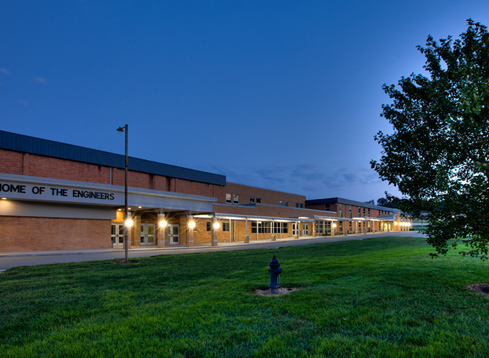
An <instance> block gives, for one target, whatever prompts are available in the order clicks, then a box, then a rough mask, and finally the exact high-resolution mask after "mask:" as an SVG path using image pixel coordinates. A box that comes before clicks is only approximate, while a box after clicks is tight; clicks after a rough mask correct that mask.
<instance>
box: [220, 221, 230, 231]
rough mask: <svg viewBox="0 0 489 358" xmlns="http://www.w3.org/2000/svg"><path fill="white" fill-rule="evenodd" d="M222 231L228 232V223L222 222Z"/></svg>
mask: <svg viewBox="0 0 489 358" xmlns="http://www.w3.org/2000/svg"><path fill="white" fill-rule="evenodd" d="M222 231H224V232H229V223H222Z"/></svg>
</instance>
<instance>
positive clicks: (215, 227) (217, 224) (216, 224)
mask: <svg viewBox="0 0 489 358" xmlns="http://www.w3.org/2000/svg"><path fill="white" fill-rule="evenodd" d="M212 227H213V228H214V229H216V230H217V229H219V223H218V222H217V221H216V222H215V223H214V224H212Z"/></svg>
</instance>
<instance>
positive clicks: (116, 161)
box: [0, 131, 226, 185]
mask: <svg viewBox="0 0 489 358" xmlns="http://www.w3.org/2000/svg"><path fill="white" fill-rule="evenodd" d="M0 148H1V149H6V150H12V151H16V152H22V153H30V154H37V155H42V156H46V157H53V158H59V159H67V160H73V161H76V162H83V163H90V164H96V165H103V166H107V167H113V168H119V169H124V163H125V158H124V155H120V154H114V153H109V152H104V151H101V150H95V149H90V148H85V147H80V146H76V145H71V144H65V143H61V142H55V141H51V140H46V139H41V138H35V137H30V136H25V135H22V134H16V133H10V132H5V131H0ZM129 170H132V171H137V172H142V173H149V174H155V175H162V176H166V177H170V178H178V179H185V180H190V181H197V182H201V183H207V184H216V185H226V176H224V175H219V174H213V173H207V172H202V171H199V170H193V169H187V168H182V167H177V166H174V165H169V164H163V163H158V162H153V161H150V160H144V159H139V158H133V157H129Z"/></svg>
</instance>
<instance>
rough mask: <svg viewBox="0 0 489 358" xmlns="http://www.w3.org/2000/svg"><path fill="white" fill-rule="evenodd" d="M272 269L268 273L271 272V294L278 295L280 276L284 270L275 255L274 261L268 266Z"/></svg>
mask: <svg viewBox="0 0 489 358" xmlns="http://www.w3.org/2000/svg"><path fill="white" fill-rule="evenodd" d="M268 266H270V268H269V269H268V272H270V284H269V285H268V286H270V292H271V293H272V294H274V295H277V294H278V289H279V287H280V284H279V283H278V275H280V273H281V272H282V269H281V268H280V264H279V263H278V260H277V258H276V257H275V255H274V256H273V259H272V261H270V263H269V264H268Z"/></svg>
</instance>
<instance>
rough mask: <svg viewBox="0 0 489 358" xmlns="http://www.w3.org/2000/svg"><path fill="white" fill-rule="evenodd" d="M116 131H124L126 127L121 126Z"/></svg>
mask: <svg viewBox="0 0 489 358" xmlns="http://www.w3.org/2000/svg"><path fill="white" fill-rule="evenodd" d="M116 131H117V132H119V133H124V127H119V128H117V129H116Z"/></svg>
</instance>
